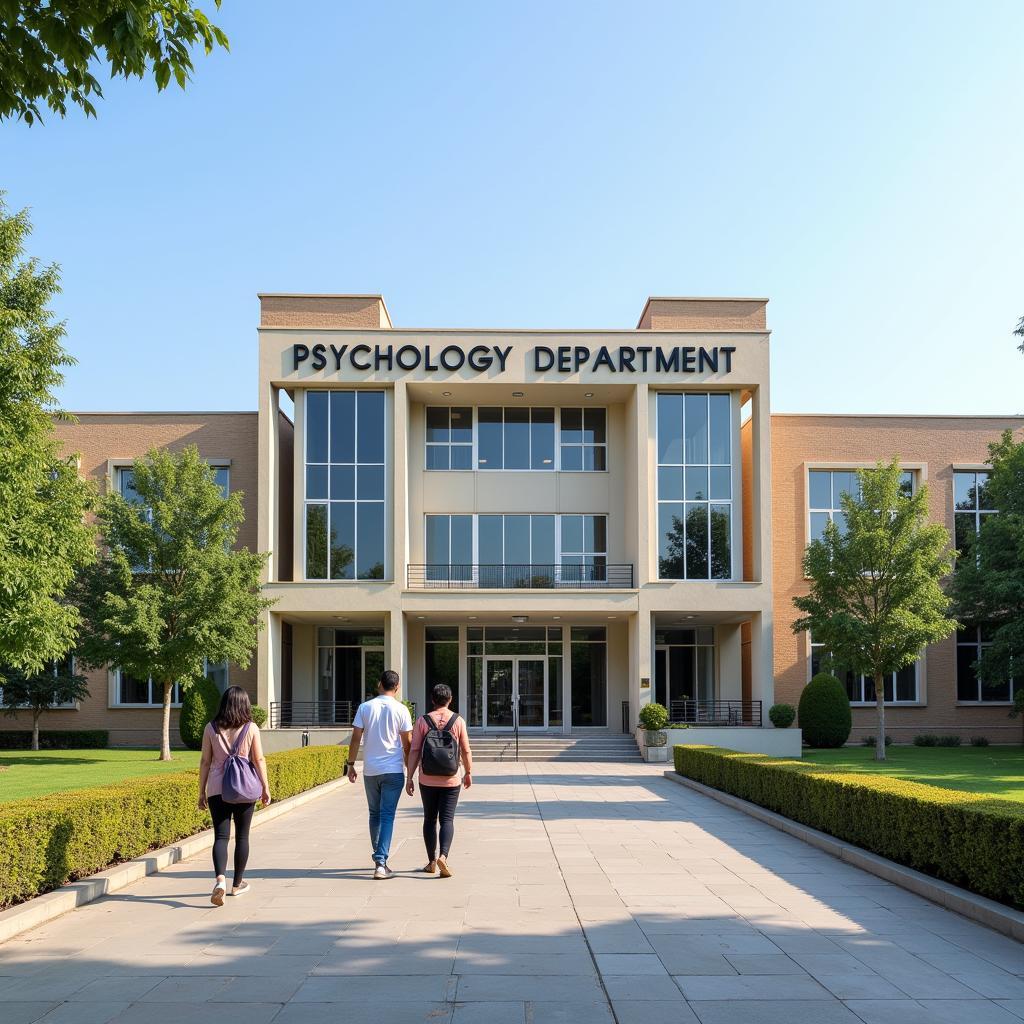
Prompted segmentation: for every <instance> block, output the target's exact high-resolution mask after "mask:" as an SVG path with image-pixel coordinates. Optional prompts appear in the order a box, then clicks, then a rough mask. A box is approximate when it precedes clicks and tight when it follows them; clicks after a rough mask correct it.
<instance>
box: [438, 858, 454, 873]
mask: <svg viewBox="0 0 1024 1024" xmlns="http://www.w3.org/2000/svg"><path fill="white" fill-rule="evenodd" d="M437 870H438V871H440V872H441V877H442V878H451V877H452V869H451V868H450V867H448V859H447V857H438V858H437Z"/></svg>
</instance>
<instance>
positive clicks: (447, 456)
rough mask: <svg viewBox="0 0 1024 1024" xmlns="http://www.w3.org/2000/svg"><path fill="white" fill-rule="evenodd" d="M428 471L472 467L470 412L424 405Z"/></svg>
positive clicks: (445, 406) (454, 407)
mask: <svg viewBox="0 0 1024 1024" xmlns="http://www.w3.org/2000/svg"><path fill="white" fill-rule="evenodd" d="M426 466H427V469H472V468H473V410H472V408H471V407H469V406H447V405H431V406H427V461H426Z"/></svg>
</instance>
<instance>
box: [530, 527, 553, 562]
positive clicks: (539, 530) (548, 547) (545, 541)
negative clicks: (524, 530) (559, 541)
mask: <svg viewBox="0 0 1024 1024" xmlns="http://www.w3.org/2000/svg"><path fill="white" fill-rule="evenodd" d="M530 519H531V523H530V530H531V533H532V540H533V544H532V549H531V550H532V556H531V559H530V560H531V561H532V562H533V564H534V565H554V563H555V517H554V516H531V517H530Z"/></svg>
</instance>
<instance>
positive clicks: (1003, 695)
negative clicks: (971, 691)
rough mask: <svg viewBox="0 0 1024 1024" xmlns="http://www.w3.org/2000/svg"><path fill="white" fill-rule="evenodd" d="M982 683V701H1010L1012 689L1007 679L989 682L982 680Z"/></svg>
mask: <svg viewBox="0 0 1024 1024" xmlns="http://www.w3.org/2000/svg"><path fill="white" fill-rule="evenodd" d="M980 682H981V699H982V700H989V701H992V700H1009V699H1010V687H1009V684H1008V683H1007V682H1006V680H1005V679H1000V680H994V681H988V680H985V679H982V680H980Z"/></svg>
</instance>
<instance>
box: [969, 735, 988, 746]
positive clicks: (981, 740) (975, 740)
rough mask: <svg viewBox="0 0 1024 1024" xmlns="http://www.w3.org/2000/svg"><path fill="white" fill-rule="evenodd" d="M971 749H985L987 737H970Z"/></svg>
mask: <svg viewBox="0 0 1024 1024" xmlns="http://www.w3.org/2000/svg"><path fill="white" fill-rule="evenodd" d="M971 746H972V747H987V746H988V737H987V736H972V737H971Z"/></svg>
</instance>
